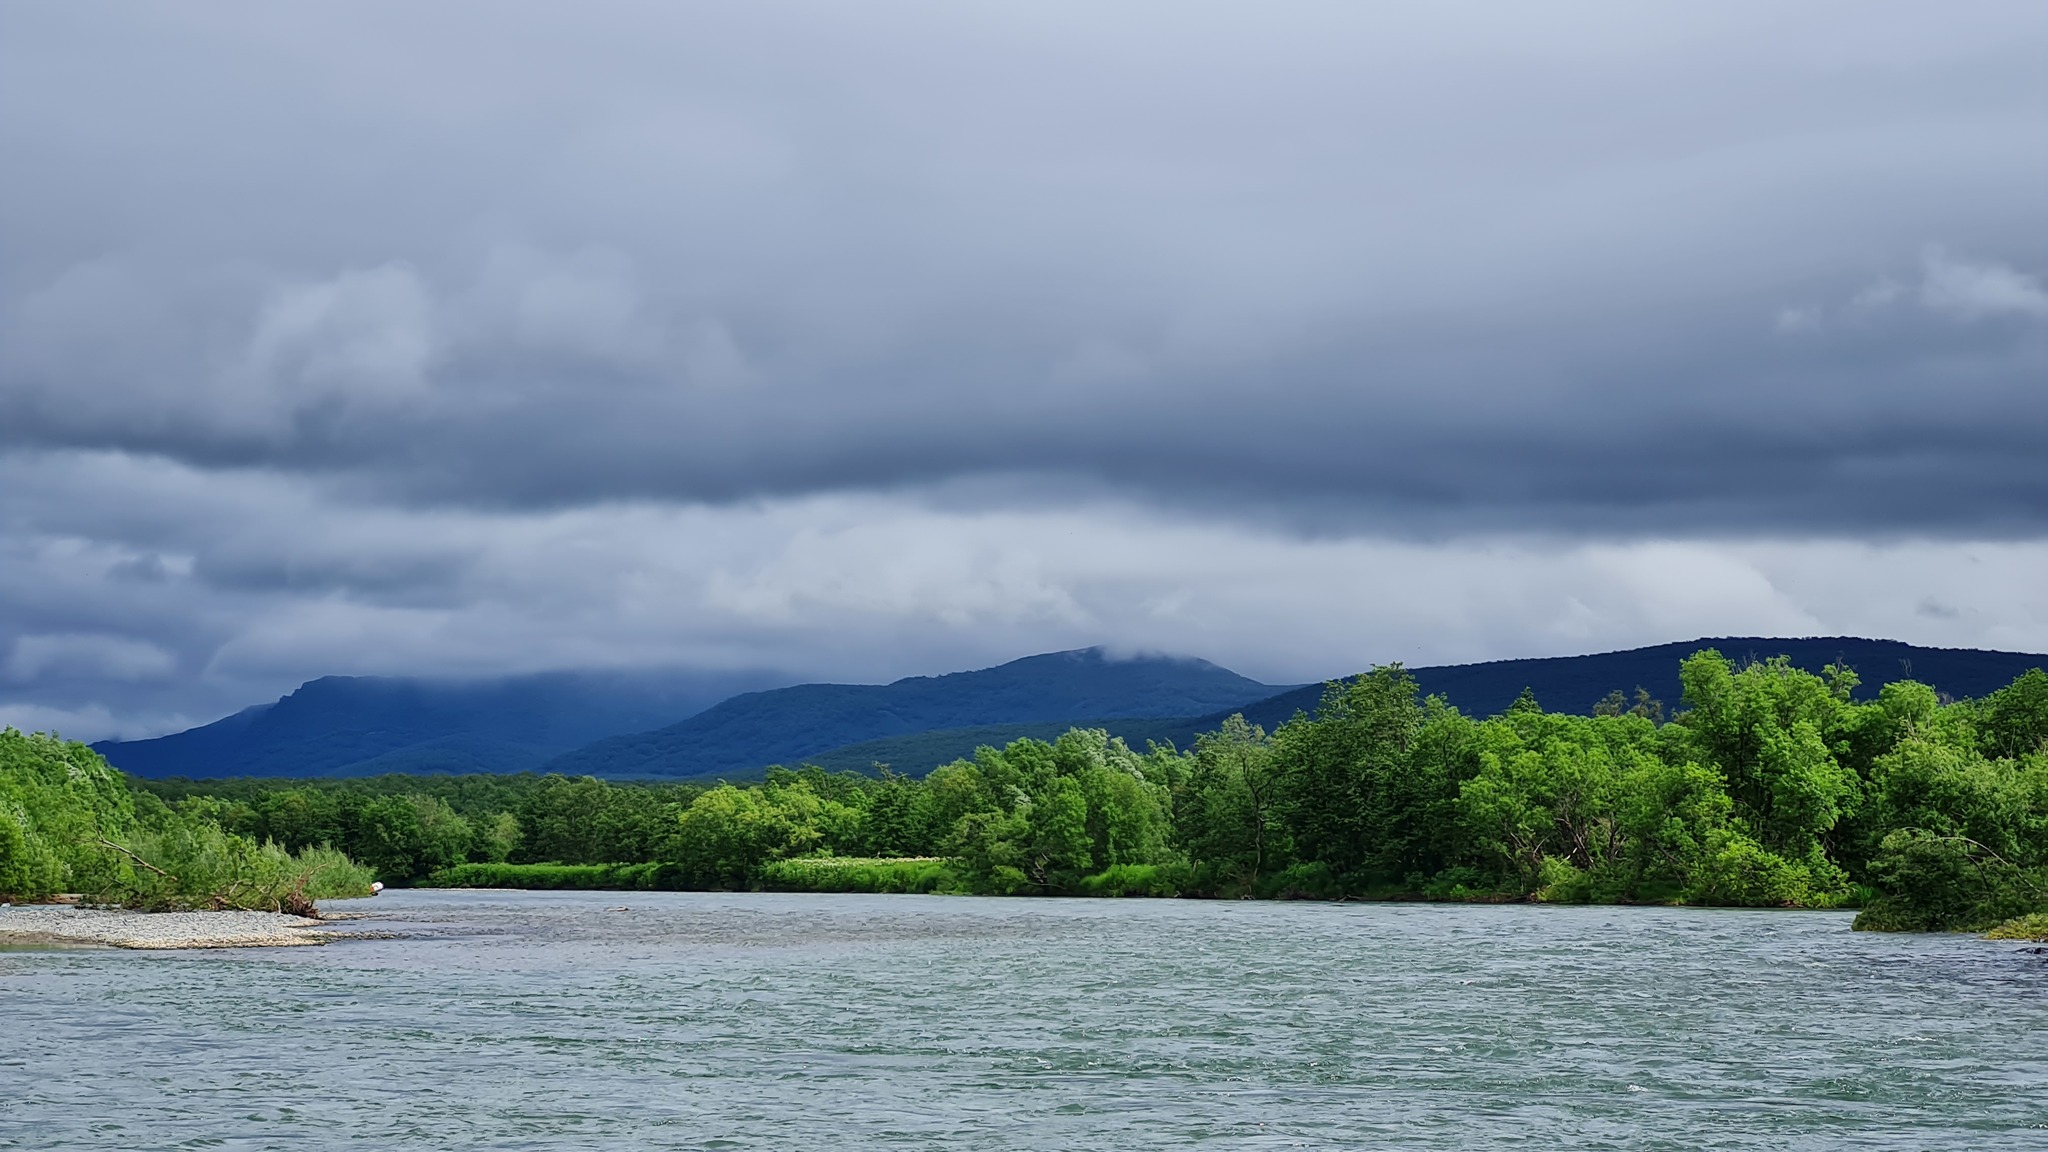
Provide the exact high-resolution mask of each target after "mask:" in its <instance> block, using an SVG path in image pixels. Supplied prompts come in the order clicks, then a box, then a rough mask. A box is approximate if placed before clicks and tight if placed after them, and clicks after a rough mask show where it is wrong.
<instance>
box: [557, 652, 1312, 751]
mask: <svg viewBox="0 0 2048 1152" xmlns="http://www.w3.org/2000/svg"><path fill="white" fill-rule="evenodd" d="M1272 694H1273V686H1272V685H1268V684H1261V683H1259V682H1258V681H1256V680H1249V679H1246V678H1245V677H1243V676H1239V675H1238V674H1237V673H1235V672H1232V671H1230V670H1229V669H1227V668H1220V667H1218V666H1216V665H1214V664H1211V663H1209V662H1208V661H1206V660H1189V659H1178V658H1171V657H1159V656H1147V657H1133V658H1130V659H1117V658H1114V657H1111V656H1108V655H1106V654H1104V653H1103V651H1102V650H1101V649H1099V648H1086V649H1081V650H1078V651H1073V652H1053V653H1049V654H1047V655H1043V656H1029V657H1026V658H1024V659H1022V660H1013V661H1011V662H1010V663H1008V664H1003V665H999V666H997V667H994V668H984V669H981V670H980V671H976V672H955V673H952V674H951V675H946V676H913V677H911V678H909V679H907V680H898V681H896V682H895V683H893V684H799V685H796V686H795V687H792V688H777V689H775V690H773V691H769V692H750V693H748V694H746V695H744V696H736V697H734V698H732V699H731V700H727V701H725V702H724V703H722V704H719V705H717V706H716V707H713V708H709V709H706V710H705V711H704V712H702V713H699V714H698V715H695V716H692V717H690V718H689V719H687V720H684V721H682V722H681V723H678V724H671V725H669V726H667V727H665V728H659V729H656V730H654V731H651V732H639V733H634V734H632V735H629V736H614V737H611V738H609V739H605V740H599V741H597V742H596V743H594V744H591V745H590V746H588V747H585V748H579V749H577V750H576V751H574V752H570V753H568V754H566V755H563V756H559V757H556V758H555V759H553V760H551V761H549V762H548V763H547V764H546V765H545V766H544V767H545V770H546V771H549V772H561V773H565V774H570V775H590V776H610V777H632V776H670V777H699V778H710V777H717V776H739V775H745V774H748V773H754V772H758V771H759V770H760V769H761V768H762V767H763V766H764V765H768V764H777V763H791V764H794V763H796V762H798V761H800V760H802V759H803V758H804V757H807V756H811V755H813V754H815V753H820V752H825V751H827V750H829V749H833V748H837V747H840V746H842V745H846V744H853V743H857V742H861V741H867V740H875V739H879V738H882V737H889V736H903V735H909V734H914V733H919V732H929V731H932V730H934V729H950V728H963V727H969V726H979V725H990V724H1029V723H1041V724H1043V723H1055V724H1064V723H1071V722H1073V721H1075V720H1078V719H1084V718H1085V719H1103V718H1118V717H1137V716H1194V715H1201V714H1206V713H1210V712H1214V711H1216V710H1218V709H1233V708H1241V707H1244V706H1245V705H1248V704H1250V703H1252V702H1253V701H1256V700H1260V699H1263V698H1266V697H1269V696H1271V695H1272Z"/></svg>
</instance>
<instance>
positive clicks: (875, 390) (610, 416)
mask: <svg viewBox="0 0 2048 1152" xmlns="http://www.w3.org/2000/svg"><path fill="white" fill-rule="evenodd" d="M2044 59H2048V6H2044V5H2041V4H2039V3H2037V2H2031V0H2022V2H2014V3H1995V2H1987V3H1966V4H1957V5H1939V6H1937V5H1929V4H1924V3H1914V4H1894V3H1886V2H1882V0H1877V2H1861V0H1859V2H1854V3H1827V2H1816V3H1807V4H1799V5H1783V4H1768V3H1730V4H1714V5H1703V4H1696V3H1688V4H1656V3H1641V2H1627V3H1621V2H1616V3H1608V4H1583V3H1573V2H1557V3H1547V4H1543V5H1508V4H1498V5H1476V4H1420V3H1417V4H1405V5H1397V4H1387V5H1360V4H1353V3H1290V2H1275V3H1265V4H1258V5H1246V4H1230V5H1225V4H1208V3H1190V2H1187V0H1175V2H1172V3H1142V2H1140V3H1127V4H1118V5H1102V4H1090V3H1058V2H1038V3H1032V4H1010V5H988V4H976V5H962V4H941V3H928V4H915V3H893V2H886V0H878V2H875V3H863V4H857V5H849V4H839V3H817V4H811V3H785V2H781V0H755V2H750V3H747V4H713V3H690V2H680V3H678V2H663V3H616V2H612V3H605V2H599V3H589V4H578V5H558V4H550V5H542V4H529V3H519V2H509V0H493V2H491V3H459V2H451V3H440V4H435V5H427V6H422V5H414V4H406V3H360V4H351V5H348V6H346V7H345V8H344V7H339V6H316V5H277V4H259V3H217V4H204V5H189V4H188V5H173V4H153V5H121V4H117V5H113V6H111V7H109V6H92V7H81V6H77V5H30V4H17V5H7V6H5V7H4V8H0V156H4V157H6V161H5V175H4V178H0V722H5V723H12V724H15V725H18V726H21V727H23V728H30V729H34V728H43V729H48V728H55V729H57V730H60V731H62V732H63V733H64V734H66V735H69V736H74V737H78V738H84V739H98V738H103V737H110V736H118V737H136V736H147V735H155V734H159V733H162V732H167V731H174V730H177V729H180V728H183V727H187V726H189V725H191V724H195V723H202V722H205V721H208V720H211V719H214V718H216V717H218V716H220V715H223V714H225V713H227V712H229V711H232V710H234V709H236V708H239V707H241V706H243V705H246V704H250V703H255V702H258V701H261V700H267V699H272V698H275V697H276V696H277V695H279V694H281V693H283V692H286V691H289V690H290V689H291V688H292V687H293V686H295V685H296V684H298V683H299V682H300V681H303V680H306V679H309V678H311V677H315V676H320V675H327V674H356V675H370V674H388V675H432V676H462V677H469V676H492V675H503V674H512V673H522V672H530V671H539V670H547V669H567V668H607V669H610V668H648V669H654V668H668V667H675V668H690V669H697V670H710V671H718V670H732V671H741V670H748V671H754V670H769V671H772V672H774V673H776V674H779V675H785V676H787V677H788V678H789V679H791V680H801V679H838V680H852V681H879V680H887V679H893V678H895V677H898V676H904V675H914V674H931V673H938V672H945V671H951V670H956V669H961V668H969V667H981V666H986V665H989V664H993V663H998V662H1001V661H1004V660H1008V659H1012V658H1015V657H1018V656H1023V655H1027V654H1031V653H1035V652H1043V651H1050V650H1056V649H1062V648H1073V647H1081V646H1085V645H1094V644H1101V645H1106V646H1108V647H1110V648H1111V649H1112V650H1115V651H1122V652H1166V653H1176V654H1185V655H1195V656H1201V657H1205V658H1207V659H1210V660H1214V661H1216V662H1218V663H1222V664H1225V665H1227V666H1229V667H1232V668H1234V669H1236V670H1238V671H1240V672H1242V673H1244V674H1246V675H1250V676H1254V677H1257V678H1259V679H1262V680H1266V681H1268V682H1273V683H1294V682H1302V681H1308V680H1314V679H1319V678H1324V677H1329V676H1335V675H1342V674H1347V673H1351V672H1356V671H1359V670H1361V669H1363V668H1365V667H1368V666H1370V665H1373V664H1377V663H1382V662H1387V661H1392V660H1401V661H1405V662H1407V663H1409V664H1411V665H1426V664H1435V663H1446V662H1459V661H1470V660H1485V659H1495V658H1507V657H1519V656H1543V655H1559V654H1568V653H1576V652H1593V651H1603V650H1608V649H1613V648H1621V647H1630V646H1635V645H1641V644H1652V643H1661V642H1665V641H1671V640H1683V639H1690V638H1693V637H1697V636H1702V635H1730V634H1736V635H1782V636H1799V635H1843V634H1850V635H1863V636H1873V637H1888V638H1895V639H1901V640H1907V641H1910V642H1914V643H1920V644H1933V645H1947V646H1967V647H1990V648H2004V649H2015V650H2022V651H2034V652H2048V69H2044V68H2043V67H2042V66H2041V62H2042V61H2043V60H2044Z"/></svg>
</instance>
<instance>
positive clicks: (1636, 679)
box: [1188, 636, 2048, 732]
mask: <svg viewBox="0 0 2048 1152" xmlns="http://www.w3.org/2000/svg"><path fill="white" fill-rule="evenodd" d="M1706 648H1713V649H1716V650H1718V651H1719V652H1720V653H1721V655H1723V656H1726V657H1728V658H1729V659H1730V660H1734V661H1736V662H1737V663H1747V662H1749V661H1751V660H1767V659H1770V658H1771V657H1774V656H1786V657H1790V658H1791V661H1792V664H1793V665H1794V666H1795V667H1798V668H1804V669H1805V670H1807V671H1808V672H1816V673H1817V672H1819V671H1820V670H1821V669H1822V668H1824V667H1826V666H1827V665H1829V664H1843V665H1847V666H1848V667H1849V668H1851V669H1854V670H1855V672H1856V675H1857V676H1858V677H1859V678H1860V679H1861V680H1862V686H1861V687H1859V688H1858V689H1857V692H1856V695H1857V697H1858V698H1859V699H1868V698H1869V697H1872V696H1875V695H1877V690H1878V689H1879V688H1881V687H1883V686H1884V685H1886V684H1889V683H1891V682H1892V681H1894V680H1918V681H1919V682H1921V683H1922V684H1926V685H1928V686H1929V687H1931V688H1933V689H1935V690H1936V691H1938V692H1945V693H1947V694H1948V695H1950V696H1953V697H1956V698H1957V699H1962V698H1964V697H1976V696H1983V695H1986V694H1988V693H1990V692H1993V691H1995V690H1997V689H1999V688H2003V687H2005V686H2006V685H2007V684H2010V683H2012V681H2013V679H2014V678H2015V677H2017V676H2019V675H2020V674H2021V673H2023V672H2025V671H2027V670H2028V669H2029V668H2039V667H2042V666H2043V665H2044V664H2048V656H2043V655H2038V654H2030V653H2026V652H1989V651H1984V650H1982V649H1977V648H1921V647H1918V646H1917V645H1913V644H1902V643H1900V642H1899V641H1897V640H1864V639H1861V638H1859V637H1855V636H1821V637H1802V638H1798V639H1773V638H1771V637H1765V636H1720V637H1705V638H1702V639H1699V640H1686V641H1681V642H1679V643H1676V644H1657V645H1653V646H1651V647H1648V648H1630V649H1628V650H1627V651H1623V652H1601V653H1597V654H1595V655H1591V656H1545V657H1538V658H1535V659H1529V660H1490V661H1487V662H1486V663H1483V664H1445V665H1441V666H1438V667H1433V668H1414V669H1410V671H1411V672H1412V673H1413V674H1414V676H1415V681H1416V683H1417V684H1418V685H1419V686H1420V687H1421V689H1422V692H1423V694H1424V695H1435V696H1442V697H1443V698H1444V699H1446V700H1448V701H1450V702H1451V703H1452V704H1455V705H1457V706H1458V709H1459V710H1460V711H1462V712H1465V713H1466V714H1468V715H1474V716H1492V715H1494V714H1496V713H1499V712H1505V711H1506V710H1507V707H1508V705H1510V704H1513V703H1514V702H1515V697H1517V696H1519V695H1521V692H1522V689H1524V688H1527V689H1529V690H1531V691H1532V692H1534V693H1535V694H1536V701H1537V703H1539V704H1541V705H1543V706H1544V707H1545V708H1548V709H1550V710H1551V711H1553V712H1578V713H1588V712H1591V711H1592V710H1593V705H1594V704H1596V703H1598V702H1599V700H1600V698H1601V697H1603V696H1605V695H1607V694H1608V693H1609V692H1612V691H1614V690H1615V689H1620V690H1621V691H1622V692H1623V693H1624V694H1626V695H1629V696H1633V695H1634V694H1635V690H1636V689H1637V688H1638V687H1641V688H1644V689H1647V690H1648V691H1649V693H1650V695H1652V696H1654V697H1656V698H1657V699H1659V700H1661V701H1663V702H1664V707H1665V710H1666V711H1667V712H1670V711H1676V710H1677V709H1678V708H1679V706H1680V700H1679V696H1680V691H1679V686H1678V665H1679V662H1680V661H1682V660H1684V659H1685V658H1686V657H1688V656H1690V655H1692V654H1693V653H1695V652H1698V651H1700V650H1702V649H1706ZM1322 691H1323V689H1322V685H1320V684H1311V685H1309V686H1307V687H1304V688H1297V689H1294V690H1293V691H1290V692H1283V693H1281V694H1279V695H1277V696H1273V697H1270V698H1268V699H1265V700H1261V701H1259V702H1258V703H1257V704H1254V705H1252V706H1250V707H1248V708H1245V709H1244V710H1243V711H1244V717H1245V719H1246V720H1249V721H1251V722H1252V723H1254V724H1259V725H1262V726H1264V727H1265V728H1267V729H1268V730H1271V729H1272V728H1273V727H1274V726H1276V725H1279V724H1282V723H1285V722H1286V721H1287V719H1288V718H1289V717H1291V716H1293V715H1294V714H1295V713H1296V712H1313V711H1315V707H1316V702H1317V701H1318V700H1320V699H1321V698H1322ZM1225 715H1227V713H1219V714H1217V715H1214V716H1205V717H1201V718H1199V719H1197V720H1196V721H1195V723H1196V724H1197V725H1203V724H1206V725H1208V727H1214V726H1215V722H1219V721H1221V720H1222V719H1223V718H1224V716H1225ZM1205 730H1206V729H1205V728H1201V727H1196V728H1192V729H1188V731H1190V732H1199V731H1205Z"/></svg>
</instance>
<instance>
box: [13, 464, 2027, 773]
mask: <svg viewBox="0 0 2048 1152" xmlns="http://www.w3.org/2000/svg"><path fill="white" fill-rule="evenodd" d="M82 509H86V510H89V511H81V510H82ZM0 515H4V516H5V518H6V521H7V522H8V523H10V524H12V525H14V526H15V531H14V532H13V534H12V535H10V536H9V537H8V538H7V540H6V544H5V546H6V549H7V551H6V552H5V554H4V555H0V562H4V563H5V565H6V567H7V570H8V571H9V573H10V576H11V578H10V580H9V581H8V582H7V584H6V585H5V587H4V588H0V644H11V645H12V649H11V650H12V651H13V652H14V653H15V654H16V655H15V661H14V664H13V665H12V666H11V667H12V669H13V671H15V672H16V673H19V674H26V677H27V678H25V679H24V678H21V677H20V676H17V678H15V679H14V680H11V681H10V682H9V683H8V684H7V685H5V686H4V687H5V688H6V689H7V691H6V693H5V694H0V721H11V722H15V723H25V722H32V721H34V720H35V718H36V717H49V716H70V717H71V719H68V720H66V724H67V725H68V726H69V730H70V731H72V734H74V735H86V736H97V735H104V734H109V733H115V732H118V733H121V734H128V735H134V734H152V731H151V729H152V725H154V724H156V723H163V722H169V721H165V720H164V719H163V718H167V717H169V718H178V719H182V718H185V717H190V716H194V715H197V716H200V717H203V718H211V716H210V715H209V713H210V714H211V715H219V714H224V713H225V712H227V711H230V710H232V709H233V708H236V707H240V706H242V705H244V704H247V703H251V702H254V701H258V700H263V699H269V698H273V697H275V696H276V695H279V694H281V693H283V692H285V691H288V690H289V689H290V688H291V687H293V686H294V685H296V684H297V683H298V682H299V681H301V680H303V679H307V678H309V677H311V676H315V675H322V674H332V673H343V674H412V675H442V676H492V675H508V674H515V673H522V672H531V671H540V670H546V669H553V668H660V667H671V666H673V667H687V668H692V669H699V670H704V669H724V670H733V671H737V670H752V669H775V670H782V671H784V672H785V673H786V674H787V677H788V678H789V679H807V678H836V679H847V680H858V681H872V680H882V679H890V678H894V677H896V676H901V675H912V674H926V673H931V672H935V671H944V670H951V669H957V668H966V667H980V666H986V665H989V664H993V663H997V662H1000V661H1002V660H1006V659H1010V658H1013V657H1015V656H1017V655H1020V654H1024V653H1028V652H1034V651H1044V650H1051V649H1057V648H1066V647H1078V646H1082V645H1088V644H1111V645H1114V646H1117V647H1119V648H1123V649H1130V650H1145V651H1169V652H1185V653H1194V654H1200V655H1202V656H1205V657H1207V658H1209V659H1213V660H1217V661H1220V662H1223V663H1225V664H1227V665H1229V666H1231V667H1234V668H1237V669H1239V670H1241V671H1243V672H1245V673H1247V674H1249V675H1253V676H1258V677H1261V678H1264V679H1266V680H1268V681H1269V682H1276V683H1281V682H1289V683H1291V682H1298V681H1305V680H1312V679H1318V678H1322V677H1326V676H1332V675H1341V674H1347V673H1350V672H1355V671H1358V670H1360V669H1362V668H1365V667H1367V666H1369V665H1371V664H1374V663H1381V662H1385V661H1389V660H1397V659H1398V660H1404V661H1406V662H1408V663H1410V664H1432V663H1444V662H1457V661H1465V660H1478V659H1490V658H1497V657H1504V656H1534V655H1547V654H1557V653H1561V652H1579V651H1598V650H1604V649H1610V648H1617V647H1627V646H1631V645H1637V644H1647V643H1657V642H1662V641H1666V640H1671V639H1675V638H1684V637H1692V636H1699V635H1712V634H1728V633H1735V634H1759V633H1761V634H1766V635H1833V634H1876V635H1887V636H1896V637H1899V638H1903V639H1907V640H1912V641H1916V642H1920V643H1934V644H1946V645H1954V646H1981V647H1997V648H2007V649H2020V650H2034V651H2038V650H2043V649H2048V593H2044V591H2043V589H2042V586H2041V582H2040V581H2039V579H2038V576H2039V573H2040V572H2041V571H2042V570H2043V569H2044V568H2048V542H2041V541H2028V542H1981V541H1980V542H1932V541H1924V540H1923V541H1899V542H1895V543H1890V544H1872V543H1868V542H1861V541H1856V540H1849V539H1810V540H1802V541H1788V540H1771V539H1750V540H1728V539H1721V540H1698V539H1692V540H1688V539H1659V538H1642V539H1609V540H1597V539H1589V540H1569V539H1561V538H1557V537H1554V536H1546V535H1520V536H1498V535H1495V536H1486V537H1477V538H1462V539H1457V540H1450V541H1433V542H1432V541H1413V540H1399V539H1389V538H1384V537H1369V536H1368V537H1359V536H1321V537H1305V536H1302V535H1299V534H1296V533H1293V532H1290V531H1284V530H1276V529H1270V528H1268V529H1261V528H1256V527H1252V526H1246V525H1243V524H1240V523H1236V522H1233V521H1228V520H1221V521H1219V520H1215V519H1212V518H1207V517H1198V516H1190V515H1186V514H1180V513H1174V512H1171V511H1162V510H1159V509H1156V508H1152V507H1149V506H1147V505H1144V504H1141V503H1134V502H1131V501H1117V502H1101V501H1079V502H1062V503H1060V504H1057V505H1047V506H1040V507H1037V508H1009V509H1000V508H993V509H992V508H986V507H974V506H959V505H955V506H947V505H945V504H944V503H934V502H929V501H924V500H920V499H915V498H909V497H905V496H901V495H890V494H836V495H828V496H812V497H803V498H796V499H790V500H774V501H765V502H755V503H749V504H746V505H674V504H665V503H652V502H640V503H630V504H605V505H593V506H589V507H583V508H575V509H562V510H550V511H543V510H519V509H501V510H495V511H479V510H468V509H460V508H426V509H421V508H405V507H398V506H393V505H389V504H384V503H378V502H365V501H361V500H358V499H354V498H351V497H348V496H347V495H345V494H338V493H336V492H334V491H332V490H330V489H327V488H324V487H322V486H321V485H319V484H317V483H314V482H310V481H303V480H280V479H278V478H276V477H274V476H269V475H265V474H260V473H259V474H249V473H238V472H221V471H212V470H208V471H200V470H195V469H189V468H186V467H184V466H181V465H172V464H167V463H161V462H156V463H138V462H135V461H133V460H130V459H126V458H122V457H118V456H112V455H104V456H98V457H76V456H66V457H52V458H44V459H40V460H36V461H33V462H30V461H22V460H15V461H12V462H10V463H8V464H6V465H5V466H4V467H0ZM144 558H148V559H153V560H155V563H154V564H153V565H152V568H153V569H155V570H157V571H159V572H160V573H161V576H160V578H158V579H155V580H152V581H149V582H140V583H139V582H137V581H136V580H135V579H134V578H133V577H132V576H131V575H130V574H129V573H131V572H132V571H133V568H134V567H135V565H136V563H137V561H138V560H139V559H144ZM1929 605H1938V606H1939V610H1938V611H1931V610H1930V609H1929ZM28 621H79V622H84V621H92V622H95V623H96V624H97V626H99V627H101V628H103V629H106V630H107V632H106V635H109V636H111V635H121V636H125V637H126V639H125V640H122V641H118V642H116V641H110V640H107V639H105V638H104V637H94V636H79V635H75V634H74V635H65V636H57V635H51V634H47V633H29V634H22V635H14V634H13V632H14V630H17V629H20V628H22V627H23V624H24V622H28ZM66 661H68V662H69V663H65V662H66ZM95 662H97V663H95ZM95 708H97V709H100V710H101V712H100V713H94V712H93V709H95ZM53 710H54V711H53Z"/></svg>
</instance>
